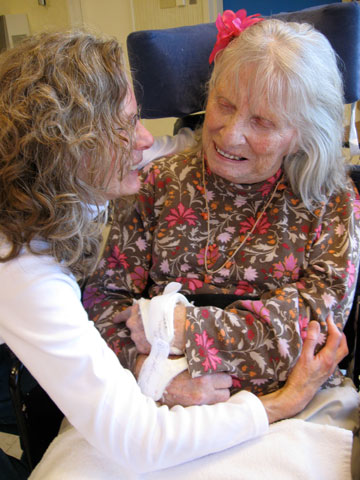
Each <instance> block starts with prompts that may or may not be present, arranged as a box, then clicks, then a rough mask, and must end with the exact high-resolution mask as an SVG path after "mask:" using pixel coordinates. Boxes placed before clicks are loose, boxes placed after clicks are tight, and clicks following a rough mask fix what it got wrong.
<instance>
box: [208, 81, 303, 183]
mask: <svg viewBox="0 0 360 480" xmlns="http://www.w3.org/2000/svg"><path fill="white" fill-rule="evenodd" d="M232 84H233V82H229V81H228V79H227V78H226V77H225V78H223V79H221V80H220V81H219V83H218V85H217V86H216V87H214V88H213V89H212V90H211V92H210V94H209V99H208V104H207V107H206V115H205V122H204V128H203V149H204V155H205V158H206V160H207V163H208V166H209V168H210V170H211V171H212V172H213V173H215V174H217V175H219V176H221V177H223V178H225V179H226V180H229V181H230V182H233V183H247V184H249V183H257V182H261V181H263V180H266V179H268V178H270V177H271V176H272V175H274V174H275V173H276V172H277V170H278V169H279V168H280V167H281V164H282V161H283V158H284V157H285V156H286V155H287V154H288V153H291V151H292V150H293V148H294V143H295V138H296V131H295V129H294V128H292V127H289V126H287V125H285V124H284V122H283V121H282V120H281V119H280V118H277V116H275V115H274V113H273V112H272V111H271V110H270V108H269V107H267V102H266V100H265V98H264V101H260V102H257V105H261V108H257V109H254V108H253V107H252V106H251V104H250V103H251V102H249V96H250V97H251V92H250V95H249V94H248V92H249V87H248V79H247V75H242V77H241V78H239V80H238V88H236V90H235V88H234V87H232V86H231V85H232Z"/></svg>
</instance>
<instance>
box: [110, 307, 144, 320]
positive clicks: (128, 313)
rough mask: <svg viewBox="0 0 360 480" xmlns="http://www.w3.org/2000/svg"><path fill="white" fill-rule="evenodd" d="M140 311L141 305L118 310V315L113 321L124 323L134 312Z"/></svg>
mask: <svg viewBox="0 0 360 480" xmlns="http://www.w3.org/2000/svg"><path fill="white" fill-rule="evenodd" d="M138 311H139V305H133V306H131V307H128V308H126V309H125V310H123V311H122V312H118V313H117V314H116V315H114V317H113V322H114V323H122V322H126V321H127V320H128V319H129V318H130V317H131V315H133V314H134V313H138Z"/></svg>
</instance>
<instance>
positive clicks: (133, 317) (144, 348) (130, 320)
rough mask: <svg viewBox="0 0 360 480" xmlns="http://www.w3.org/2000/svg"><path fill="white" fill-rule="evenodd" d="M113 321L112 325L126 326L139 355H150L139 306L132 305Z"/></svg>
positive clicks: (149, 346)
mask: <svg viewBox="0 0 360 480" xmlns="http://www.w3.org/2000/svg"><path fill="white" fill-rule="evenodd" d="M113 321H114V323H120V322H126V326H127V327H128V329H129V330H130V337H131V339H132V341H133V342H134V343H135V346H136V349H137V351H138V352H139V353H150V350H151V345H150V343H149V342H148V341H147V339H146V335H145V330H144V325H143V322H142V319H141V315H140V309H139V305H133V306H132V307H129V308H127V309H126V310H124V311H123V312H120V313H118V314H117V315H116V316H115V317H114V319H113Z"/></svg>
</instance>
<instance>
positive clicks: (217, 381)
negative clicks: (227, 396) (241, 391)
mask: <svg viewBox="0 0 360 480" xmlns="http://www.w3.org/2000/svg"><path fill="white" fill-rule="evenodd" d="M206 376H208V377H209V378H210V379H211V383H212V386H213V387H214V388H216V389H221V388H226V389H227V388H230V387H231V386H232V378H231V376H230V375H228V374H227V373H212V374H211V375H205V377H206Z"/></svg>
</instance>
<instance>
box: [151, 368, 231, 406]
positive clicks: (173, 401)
mask: <svg viewBox="0 0 360 480" xmlns="http://www.w3.org/2000/svg"><path fill="white" fill-rule="evenodd" d="M231 385H232V379H231V377H230V375H228V374H226V373H213V374H209V375H202V376H201V377H196V378H191V376H190V374H189V372H187V371H185V372H182V373H180V374H179V375H178V376H177V377H175V378H174V379H173V380H172V382H171V383H170V384H169V385H168V386H167V387H166V389H165V392H164V394H163V396H162V398H161V401H160V402H161V403H162V404H163V405H167V406H168V407H173V406H174V405H182V406H183V407H189V406H191V405H204V404H207V405H211V404H213V403H218V402H226V400H228V399H229V397H230V387H231Z"/></svg>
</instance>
